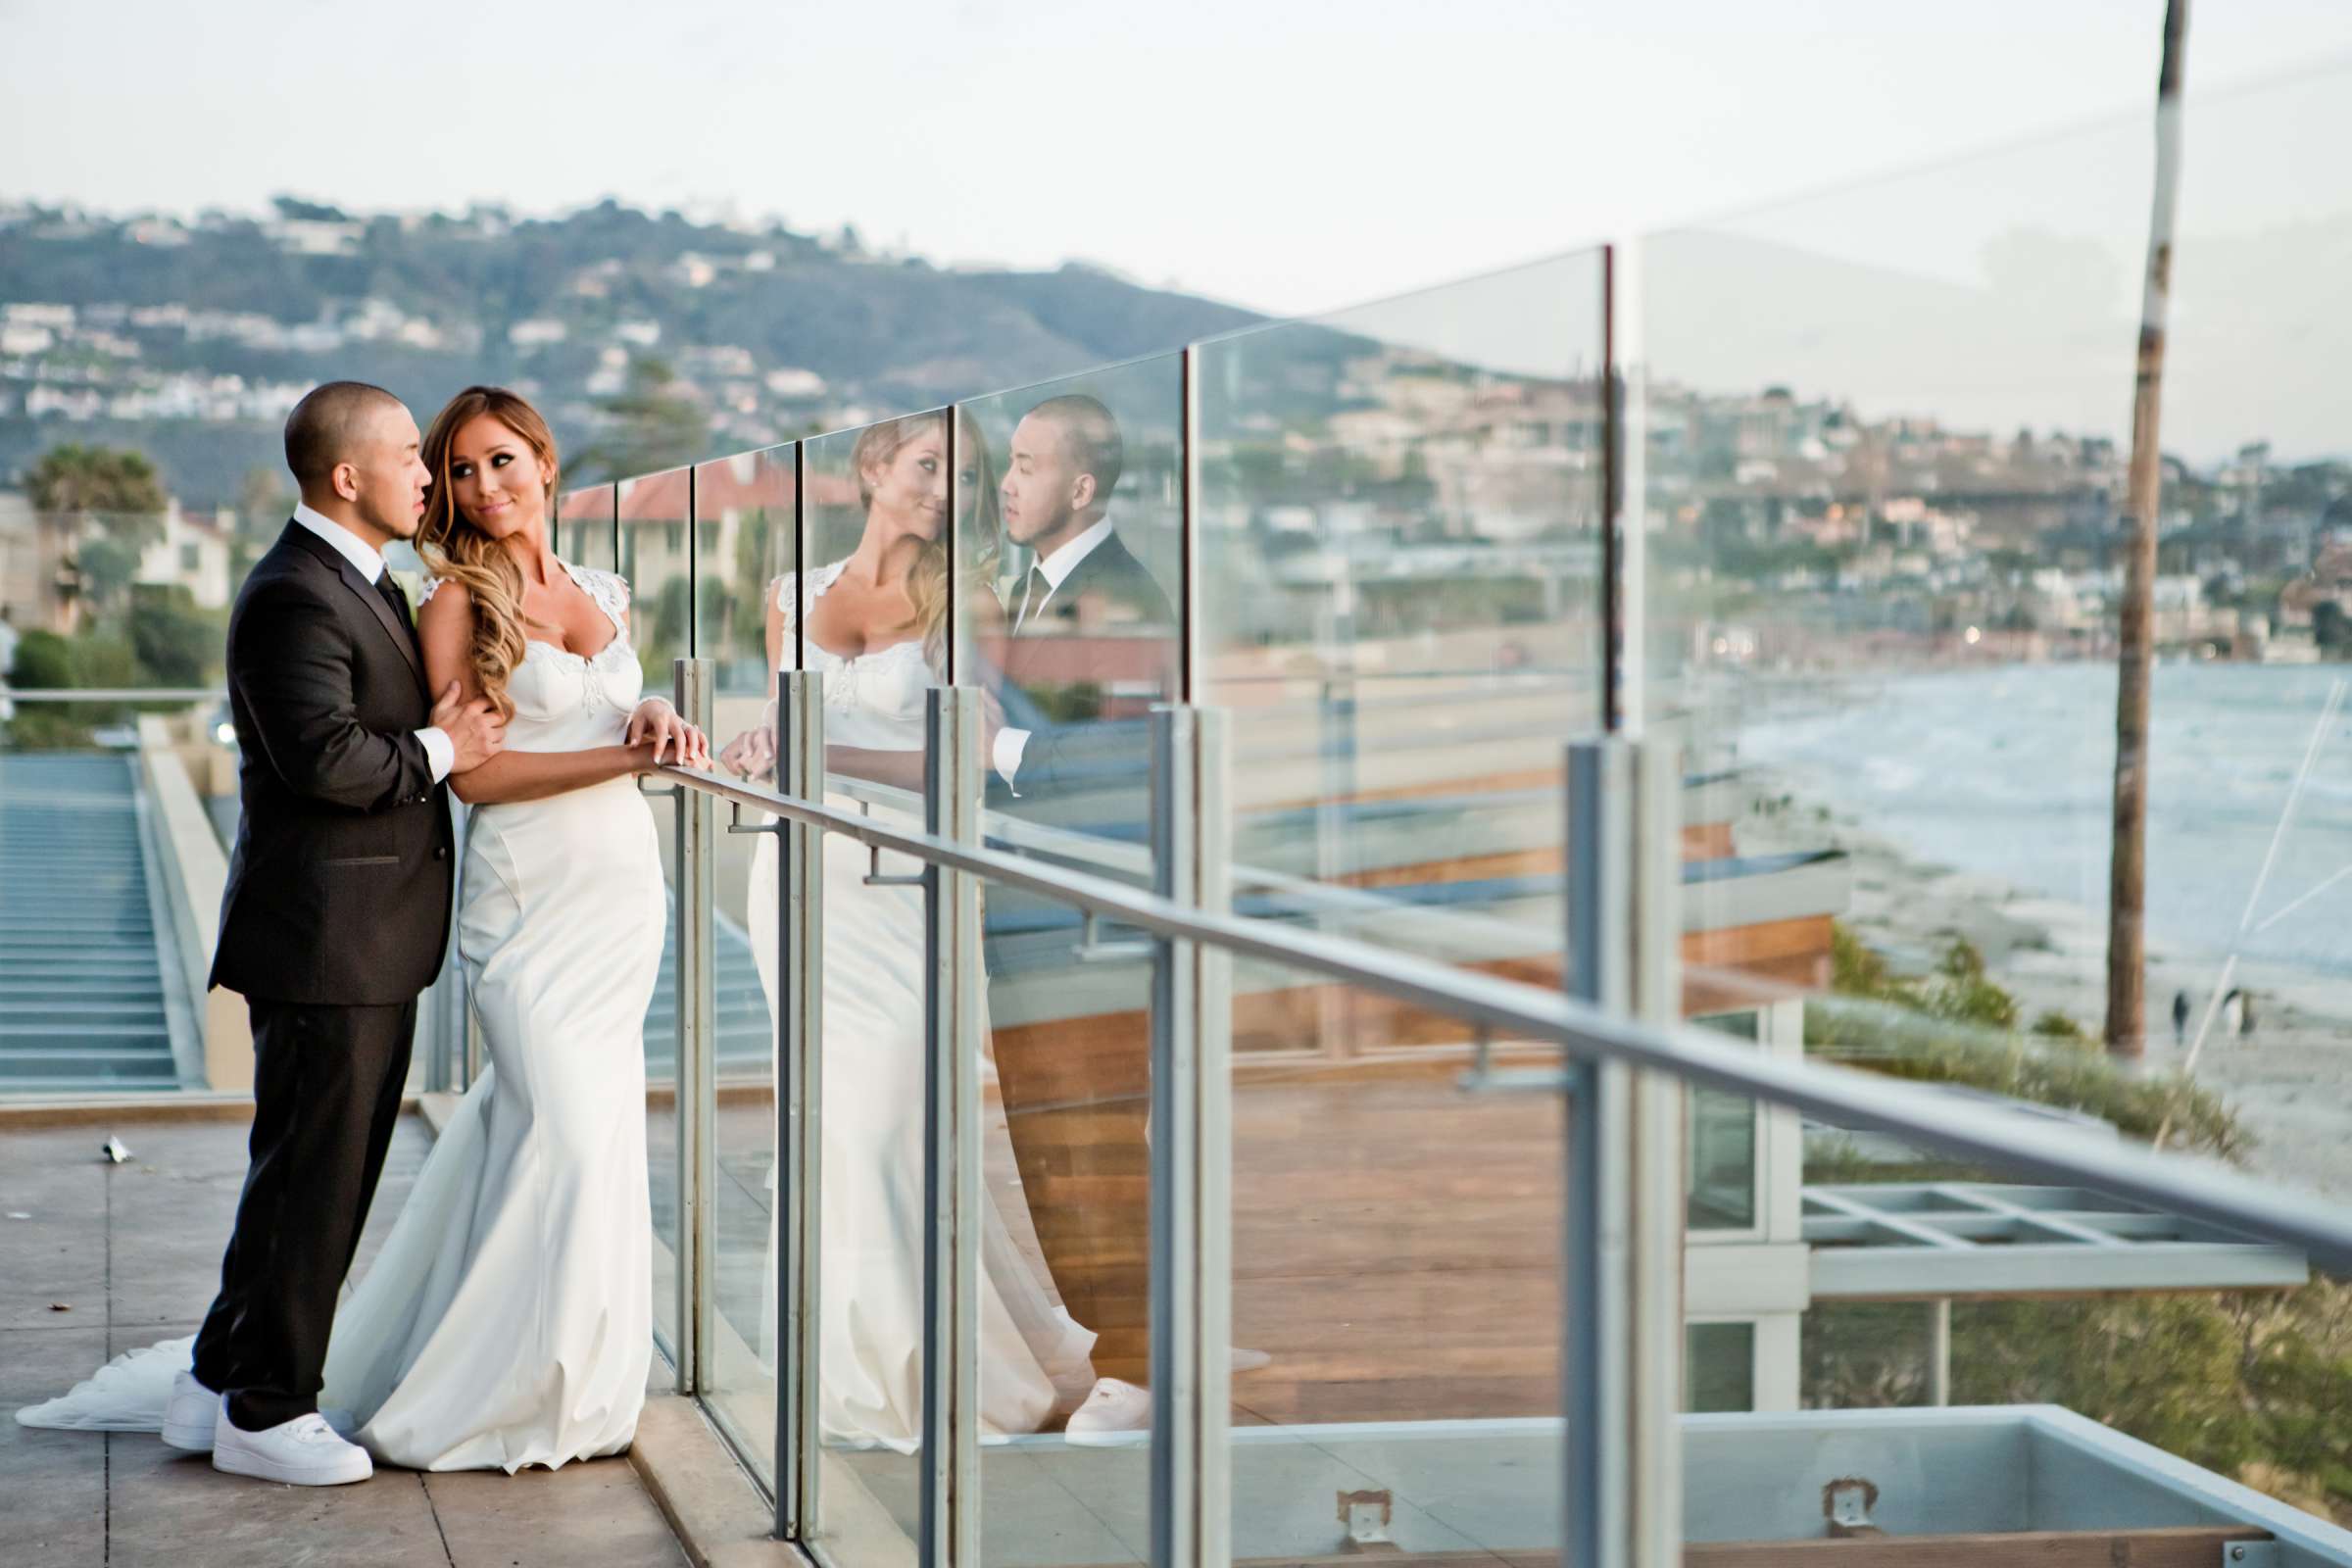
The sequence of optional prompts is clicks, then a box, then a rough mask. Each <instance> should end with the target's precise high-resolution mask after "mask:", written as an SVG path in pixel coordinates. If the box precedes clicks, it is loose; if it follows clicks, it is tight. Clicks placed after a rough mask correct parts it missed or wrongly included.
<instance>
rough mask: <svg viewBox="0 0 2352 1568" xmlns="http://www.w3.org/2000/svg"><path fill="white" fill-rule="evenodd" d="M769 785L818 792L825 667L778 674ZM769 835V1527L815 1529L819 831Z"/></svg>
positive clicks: (782, 826)
mask: <svg viewBox="0 0 2352 1568" xmlns="http://www.w3.org/2000/svg"><path fill="white" fill-rule="evenodd" d="M773 739H774V746H775V752H774V755H775V759H776V787H777V789H778V790H779V791H780V792H781V793H783V794H786V795H793V796H798V797H800V798H801V799H803V800H810V801H817V802H822V801H823V800H824V798H825V677H824V676H823V675H822V674H819V673H818V672H817V671H815V670H786V671H784V672H783V673H782V674H780V675H779V676H778V677H777V683H776V727H775V734H774V737H773ZM773 831H774V832H775V835H776V905H777V907H776V940H777V943H778V946H779V947H780V949H781V951H780V952H779V953H778V954H777V955H776V958H777V962H776V1028H777V1040H776V1163H777V1179H776V1207H777V1215H776V1229H777V1238H776V1242H777V1245H776V1259H775V1261H776V1534H777V1535H778V1536H780V1537H781V1538H783V1539H784V1540H786V1541H803V1540H806V1539H808V1538H809V1536H811V1535H813V1534H814V1533H815V1530H816V1474H817V1453H818V1449H817V1419H816V1412H817V1393H818V1378H819V1370H818V1365H817V1337H816V1336H817V1298H816V1271H817V1268H818V1259H817V1253H816V1250H817V1248H818V1246H819V1245H820V1244H821V1242H822V1237H821V1235H820V1233H819V1229H818V1223H817V1195H818V1185H817V1184H818V1181H819V1179H820V1177H821V1174H822V1171H823V1160H822V1157H821V1155H822V1148H821V1145H820V1143H819V1139H818V1131H819V1113H820V1111H821V1109H822V1107H823V1103H824V1102H823V1099H822V1086H823V1077H822V1072H821V1066H822V1062H823V1059H824V1054H823V1051H824V1000H825V998H824V984H823V975H824V961H823V960H824V889H825V879H824V849H825V846H824V832H823V830H822V829H821V828H815V827H810V826H807V825H805V824H803V823H799V822H794V821H790V820H779V821H778V822H777V823H776V825H775V828H774V830H773Z"/></svg>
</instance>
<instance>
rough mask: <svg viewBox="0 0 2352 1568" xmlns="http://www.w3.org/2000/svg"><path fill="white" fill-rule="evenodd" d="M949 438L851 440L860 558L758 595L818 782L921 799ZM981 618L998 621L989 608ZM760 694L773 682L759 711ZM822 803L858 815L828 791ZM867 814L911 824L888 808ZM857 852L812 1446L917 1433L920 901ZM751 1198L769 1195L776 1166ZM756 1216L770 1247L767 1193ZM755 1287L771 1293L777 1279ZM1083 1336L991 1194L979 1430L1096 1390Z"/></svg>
mask: <svg viewBox="0 0 2352 1568" xmlns="http://www.w3.org/2000/svg"><path fill="white" fill-rule="evenodd" d="M946 434H947V419H946V417H944V416H942V415H938V414H928V415H916V416H912V417H907V418H903V419H894V420H890V421H888V422H886V423H883V424H877V425H874V426H872V427H870V428H868V429H867V430H865V431H863V432H862V433H861V434H860V435H859V436H858V442H857V446H856V448H855V449H854V451H853V452H852V454H851V466H852V467H853V469H854V470H855V471H856V476H857V481H858V499H859V501H860V502H861V504H862V505H863V507H864V511H865V526H864V531H863V533H862V534H861V535H860V536H859V538H858V544H857V547H856V548H855V549H853V550H852V551H851V552H850V553H849V554H848V555H847V556H845V557H843V558H842V559H841V560H839V561H835V562H832V563H830V564H827V565H824V566H821V567H819V568H817V569H816V570H814V571H811V572H808V573H806V574H802V573H797V572H794V573H787V574H786V575H784V576H783V577H781V578H778V579H777V580H776V582H775V583H774V584H773V585H772V587H771V589H770V591H769V593H768V596H767V667H768V669H769V670H770V671H771V672H773V671H775V670H778V669H780V668H782V667H783V666H784V665H785V664H787V663H788V662H790V659H789V655H788V652H787V640H788V639H790V638H792V637H793V636H794V634H795V633H796V631H797V632H798V633H799V635H800V638H801V640H802V642H803V643H804V644H805V646H806V649H807V657H808V666H807V667H809V668H810V669H814V670H819V671H822V672H823V674H824V677H825V741H826V747H825V766H826V769H827V771H828V772H830V773H833V774H835V775H843V776H852V777H862V778H865V779H868V780H871V781H874V782H877V783H883V784H893V785H897V786H899V787H900V788H903V789H909V790H914V791H917V792H919V791H920V790H921V789H922V787H923V712H924V705H925V701H926V693H927V692H928V691H929V689H930V688H931V687H932V686H934V685H936V684H937V683H938V679H939V671H940V670H941V668H942V666H943V664H944V654H945V638H946V625H947V615H946V609H947V593H948V581H947V579H948V572H947V562H948V554H947V553H948V549H949V541H948V534H949V529H948V526H947V520H948V505H949V503H948V496H949V490H950V487H949V483H948V478H947V472H946V469H947V454H946V450H945V448H946V440H945V437H946ZM956 449H957V452H958V455H959V456H960V457H961V458H963V460H964V462H965V464H966V465H967V466H965V468H964V470H963V471H962V472H961V473H959V474H957V475H956V485H955V492H956V508H957V511H958V513H959V514H960V515H961V518H962V521H961V526H962V527H963V528H964V529H966V530H967V537H970V536H977V537H978V538H980V539H981V540H983V541H988V540H993V537H994V534H995V526H994V522H995V505H996V486H995V485H994V484H993V483H991V482H989V481H988V479H987V476H986V474H985V472H984V471H983V470H984V469H985V466H986V464H987V456H986V452H985V449H984V447H983V446H982V444H981V442H980V440H979V438H978V436H977V434H976V432H974V431H973V429H972V427H971V426H970V425H969V424H968V423H966V424H964V425H962V426H961V427H960V428H959V429H958V430H957V441H956ZM983 575H985V573H983ZM979 608H980V609H981V610H983V611H991V612H993V610H994V602H993V600H990V601H989V602H988V603H987V604H985V605H981V606H980V607H979ZM774 691H775V688H774V684H773V675H772V673H771V676H770V685H769V695H770V697H771V699H772V697H773V696H774ZM774 712H775V709H774V706H773V703H772V701H771V703H770V706H769V708H768V711H767V716H766V718H765V720H764V721H763V722H762V723H761V724H760V725H759V726H757V727H755V728H753V729H751V730H748V731H746V732H745V733H744V734H742V735H740V736H738V737H737V738H736V739H735V740H734V741H733V742H731V743H730V744H729V745H728V747H727V749H726V751H725V752H724V753H723V754H722V756H721V758H720V760H721V761H722V762H723V763H724V764H725V765H726V766H728V767H731V768H733V769H735V770H736V771H737V772H739V773H742V774H745V775H747V776H750V775H756V774H762V773H765V772H767V771H768V769H769V768H770V767H772V766H773V764H774V756H773V742H772V737H771V734H770V728H771V726H772V724H773V720H774ZM510 734H511V732H510ZM509 744H510V745H512V744H513V742H512V740H511V739H510V741H509ZM825 799H826V801H827V803H828V804H830V805H833V806H837V807H844V808H847V809H858V803H857V802H856V801H855V800H854V799H852V798H851V797H849V796H847V795H844V794H842V793H839V792H837V791H828V792H827V794H826V797H825ZM873 814H874V815H875V816H876V817H878V818H881V819H884V820H896V821H897V822H899V823H900V824H902V825H905V826H909V827H913V828H916V829H919V828H920V827H921V825H922V824H921V822H920V821H919V820H917V819H915V818H914V817H912V816H909V815H906V814H905V813H901V812H894V811H891V810H889V809H886V808H875V809H874V810H873ZM867 859H868V856H867V851H866V850H865V849H864V848H863V847H862V846H860V845H859V844H858V843H857V842H855V841H854V840H851V839H847V838H842V837H839V836H830V837H827V838H826V839H825V840H824V869H823V876H824V911H825V915H824V962H823V986H824V993H823V998H822V1007H823V1018H824V1027H823V1040H822V1045H821V1052H822V1054H821V1057H820V1061H819V1070H820V1075H821V1079H820V1081H821V1082H822V1084H823V1086H824V1088H823V1097H824V1103H823V1107H822V1110H821V1113H820V1114H819V1115H818V1117H817V1122H818V1126H819V1128H820V1129H821V1132H820V1136H821V1138H822V1141H823V1147H822V1152H821V1155H820V1176H819V1183H818V1189H819V1210H820V1212H819V1215H818V1248H819V1254H818V1255H819V1256H820V1257H821V1258H822V1260H823V1266H822V1267H821V1268H819V1269H818V1270H817V1271H816V1273H817V1278H818V1282H819V1284H818V1290H819V1293H820V1294H819V1299H818V1303H817V1334H818V1341H819V1345H818V1356H817V1409H818V1423H819V1431H820V1433H821V1435H822V1436H823V1438H824V1439H825V1440H826V1441H828V1442H833V1443H842V1444H849V1445H856V1446H887V1447H892V1448H898V1449H901V1450H903V1451H908V1452H911V1451H913V1450H914V1448H915V1447H916V1446H917V1445H918V1443H919V1441H920V1436H921V1432H922V1342H923V1248H922V1240H923V1150H924V1137H923V1077H924V1073H923V1068H924V1058H925V1055H926V1054H927V1048H926V1045H925V1041H926V1031H925V1026H924V1013H923V900H922V892H921V890H920V889H919V888H914V887H907V886H903V885H900V886H893V885H887V884H886V885H880V886H875V885H869V884H868V883H867V881H866V874H867V871H868V865H867ZM776 861H777V855H776V841H775V837H774V835H772V834H770V835H766V836H763V837H762V838H761V839H760V842H759V845H758V847H757V849H756V850H755V851H754V858H753V862H752V878H751V893H750V899H749V908H748V909H747V911H746V913H747V915H748V920H747V924H748V925H749V927H750V934H751V939H752V948H753V952H754V955H755V956H756V957H757V958H758V960H759V964H760V988H761V989H762V990H763V991H764V992H765V993H766V994H767V1003H768V1008H769V1011H770V1014H771V1016H772V1014H773V1012H774V1009H775V1005H776V996H777V991H776V972H775V965H776V937H777V932H776V876H777V869H776ZM882 869H883V870H884V871H885V872H887V873H891V874H893V875H911V874H912V873H914V872H917V871H919V870H920V869H921V867H920V865H919V864H917V863H916V862H915V861H913V860H912V859H911V858H905V857H900V856H895V855H887V854H886V855H885V856H884V857H883V865H882ZM768 1186H769V1187H770V1189H771V1190H772V1189H773V1188H774V1186H775V1172H774V1170H773V1168H772V1167H771V1168H770V1170H769V1173H768ZM769 1212H770V1223H771V1229H770V1232H769V1238H768V1246H769V1250H770V1254H771V1256H772V1253H773V1250H774V1246H775V1235H774V1231H773V1228H772V1227H773V1214H774V1204H773V1202H772V1201H771V1203H770V1205H769ZM762 1277H763V1279H765V1280H767V1281H770V1282H772V1281H773V1279H774V1277H775V1276H774V1271H773V1270H772V1269H767V1270H763V1271H762ZM768 1288H769V1290H771V1291H772V1289H773V1286H772V1283H771V1284H770V1285H769V1287H768ZM762 1317H763V1320H764V1321H763V1322H762V1324H761V1339H762V1341H763V1342H764V1343H765V1344H767V1345H772V1344H773V1343H774V1341H773V1327H774V1308H773V1303H772V1301H770V1302H768V1303H765V1304H764V1305H763V1311H762ZM1094 1340H1095V1337H1094V1335H1093V1334H1092V1333H1090V1332H1088V1331H1087V1330H1086V1329H1083V1328H1081V1327H1080V1326H1079V1325H1078V1324H1077V1323H1075V1322H1073V1321H1072V1320H1071V1319H1070V1317H1069V1315H1068V1313H1067V1312H1066V1311H1064V1310H1063V1309H1062V1308H1061V1307H1059V1306H1057V1305H1055V1304H1054V1301H1053V1300H1052V1299H1051V1298H1050V1297H1049V1296H1048V1295H1047V1293H1046V1291H1045V1289H1044V1287H1043V1286H1042V1285H1041V1284H1040V1283H1039V1282H1038V1279H1037V1276H1036V1274H1035V1273H1034V1272H1033V1271H1032V1270H1031V1268H1030V1267H1029V1266H1028V1264H1027V1263H1026V1261H1025V1260H1024V1259H1023V1258H1022V1256H1021V1255H1020V1253H1019V1251H1018V1250H1016V1249H1015V1247H1014V1245H1013V1243H1012V1240H1011V1238H1010V1236H1009V1235H1008V1234H1007V1232H1006V1231H1005V1223H1004V1221H1003V1219H1002V1218H1001V1217H1000V1216H999V1214H998V1212H997V1206H996V1203H995V1201H993V1198H992V1201H989V1202H988V1203H986V1204H984V1205H983V1207H982V1215H981V1283H980V1356H981V1365H980V1427H981V1431H982V1432H983V1434H985V1435H989V1436H1003V1435H1006V1434H1013V1433H1026V1432H1036V1431H1039V1430H1041V1429H1043V1428H1044V1427H1046V1426H1047V1425H1048V1424H1049V1423H1050V1421H1051V1420H1052V1418H1053V1416H1054V1411H1055V1409H1056V1408H1057V1407H1059V1406H1066V1405H1068V1404H1071V1403H1075V1402H1076V1401H1077V1400H1078V1399H1079V1398H1080V1397H1083V1396H1084V1395H1085V1394H1086V1392H1087V1390H1088V1386H1089V1384H1090V1383H1091V1381H1092V1379H1093V1369H1092V1364H1091V1362H1090V1361H1089V1359H1088V1355H1089V1352H1090V1351H1091V1350H1092V1348H1093V1347H1094Z"/></svg>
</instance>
